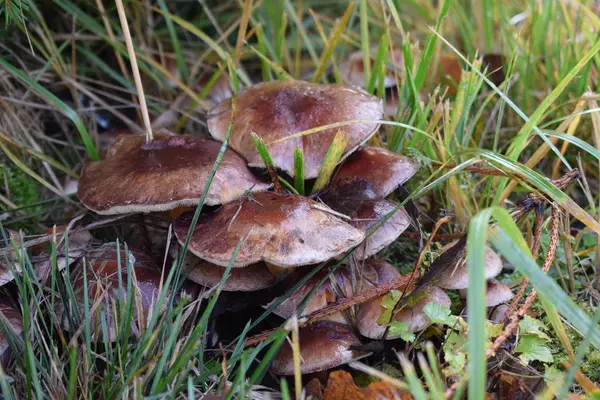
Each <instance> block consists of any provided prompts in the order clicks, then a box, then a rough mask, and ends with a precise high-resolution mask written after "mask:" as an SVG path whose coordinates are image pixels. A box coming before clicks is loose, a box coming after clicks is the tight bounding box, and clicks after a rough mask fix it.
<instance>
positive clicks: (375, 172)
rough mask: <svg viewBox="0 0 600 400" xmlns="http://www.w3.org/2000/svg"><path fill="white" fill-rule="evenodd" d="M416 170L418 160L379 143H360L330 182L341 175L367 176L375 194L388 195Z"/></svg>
mask: <svg viewBox="0 0 600 400" xmlns="http://www.w3.org/2000/svg"><path fill="white" fill-rule="evenodd" d="M418 170H419V163H418V162H417V161H415V160H413V159H411V158H408V157H405V156H402V155H400V154H396V153H394V152H392V151H389V150H387V149H383V148H381V147H373V146H368V147H363V148H362V149H359V150H357V151H356V152H354V153H353V154H352V155H351V156H350V157H348V159H347V160H346V161H344V163H343V164H342V165H341V166H340V168H339V169H338V171H337V172H336V173H335V175H334V177H333V179H332V181H331V185H335V184H336V183H337V182H340V181H341V180H343V179H348V178H358V179H365V180H367V181H368V182H369V183H370V185H371V188H372V189H373V191H374V192H375V194H376V195H377V196H378V197H387V196H389V195H390V194H391V193H392V192H393V191H394V190H396V188H397V187H398V186H399V185H401V184H403V183H404V182H406V181H407V180H409V179H410V178H411V177H412V176H413V175H414V174H416V173H417V171H418Z"/></svg>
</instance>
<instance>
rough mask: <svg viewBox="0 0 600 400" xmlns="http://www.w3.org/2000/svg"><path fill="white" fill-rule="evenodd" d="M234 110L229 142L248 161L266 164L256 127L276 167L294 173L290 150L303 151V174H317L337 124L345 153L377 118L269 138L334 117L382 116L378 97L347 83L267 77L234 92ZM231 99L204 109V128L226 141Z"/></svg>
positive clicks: (374, 126)
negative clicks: (343, 136)
mask: <svg viewBox="0 0 600 400" xmlns="http://www.w3.org/2000/svg"><path fill="white" fill-rule="evenodd" d="M234 99H235V104H236V113H235V118H234V120H233V128H232V131H231V137H230V139H229V145H230V146H231V147H232V148H233V149H234V150H236V151H237V152H239V153H240V154H241V155H242V156H243V157H244V158H246V160H247V161H248V164H249V165H250V166H255V167H264V163H263V161H262V159H261V158H260V156H259V154H258V152H257V150H256V146H255V145H254V142H253V140H252V135H251V133H252V132H255V133H256V134H257V135H258V136H260V137H261V138H262V139H263V140H264V141H265V142H266V143H267V147H268V149H269V153H270V154H271V157H272V158H273V162H274V164H275V166H276V167H277V168H279V169H281V170H283V171H285V172H286V173H287V174H289V175H290V176H293V175H294V149H295V148H296V147H299V148H300V149H301V150H302V151H303V153H304V177H305V178H306V179H312V178H316V177H317V175H318V173H319V169H320V168H321V164H322V163H323V160H324V159H325V156H326V154H327V151H328V149H329V147H330V145H331V143H332V141H333V138H334V137H335V135H336V133H337V132H338V131H339V130H340V129H341V130H343V131H344V132H345V134H346V139H347V141H348V144H347V146H346V151H345V154H350V153H352V152H353V151H354V150H355V149H356V148H357V147H358V146H360V145H361V144H362V143H364V142H366V141H367V140H368V139H369V138H370V137H371V136H373V134H375V132H376V131H377V129H378V127H379V124H377V123H351V124H348V125H344V126H343V127H341V128H338V129H328V130H325V131H319V132H315V133H312V134H310V135H304V136H302V137H297V138H293V139H287V140H284V141H281V142H278V143H272V142H274V141H276V140H278V139H283V138H285V137H287V136H290V135H293V134H295V133H299V132H302V131H305V130H308V129H312V128H317V127H320V126H324V125H329V124H333V123H337V122H344V121H351V120H380V119H381V118H382V117H383V104H382V101H381V100H380V99H378V98H377V97H375V96H372V95H370V94H368V93H366V92H364V91H363V90H361V89H358V88H353V87H349V86H345V85H325V84H316V83H308V82H302V81H274V82H265V83H260V84H258V85H254V86H252V87H249V88H247V89H245V90H243V91H241V92H239V93H238V94H237V95H236V96H234ZM231 102H232V100H231V99H228V100H225V101H223V102H221V103H219V104H218V105H217V106H215V107H214V108H212V109H211V110H210V111H209V113H208V129H209V131H210V133H211V135H212V136H213V137H214V138H215V139H218V140H221V141H222V140H224V138H225V136H226V135H227V131H228V128H229V124H230V123H231V110H232V108H231Z"/></svg>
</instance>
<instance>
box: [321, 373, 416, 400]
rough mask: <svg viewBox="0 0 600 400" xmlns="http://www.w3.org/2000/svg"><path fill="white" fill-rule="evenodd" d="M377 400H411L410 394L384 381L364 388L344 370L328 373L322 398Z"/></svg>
mask: <svg viewBox="0 0 600 400" xmlns="http://www.w3.org/2000/svg"><path fill="white" fill-rule="evenodd" d="M342 399H343V400H379V399H399V400H411V399H412V396H411V395H410V394H409V393H408V392H406V391H404V390H401V389H398V388H397V387H395V386H393V385H391V384H389V383H387V382H385V381H377V382H373V383H371V384H370V385H369V386H367V387H365V388H360V387H358V386H356V383H354V379H353V378H352V375H350V373H348V372H346V371H333V372H332V373H331V374H329V379H328V380H327V387H326V388H325V392H324V393H323V397H322V400H342Z"/></svg>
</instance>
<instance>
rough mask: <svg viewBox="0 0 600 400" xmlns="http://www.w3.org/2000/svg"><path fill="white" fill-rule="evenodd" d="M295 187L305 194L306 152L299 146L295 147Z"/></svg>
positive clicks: (299, 192) (301, 193)
mask: <svg viewBox="0 0 600 400" xmlns="http://www.w3.org/2000/svg"><path fill="white" fill-rule="evenodd" d="M294 188H295V189H296V191H297V192H298V194H300V195H304V153H302V149H300V148H299V147H296V148H294Z"/></svg>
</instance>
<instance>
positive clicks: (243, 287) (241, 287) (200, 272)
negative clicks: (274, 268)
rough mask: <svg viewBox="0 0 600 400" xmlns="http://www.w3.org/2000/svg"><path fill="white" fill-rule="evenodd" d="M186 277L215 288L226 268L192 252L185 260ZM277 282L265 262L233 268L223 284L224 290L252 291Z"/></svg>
mask: <svg viewBox="0 0 600 400" xmlns="http://www.w3.org/2000/svg"><path fill="white" fill-rule="evenodd" d="M184 270H185V273H186V277H187V278H188V279H190V280H192V281H194V282H196V283H198V284H200V285H202V286H204V287H206V288H213V287H215V286H217V285H218V284H219V282H221V278H222V277H223V274H224V273H225V270H226V269H225V268H224V267H221V266H219V265H215V264H212V263H209V262H208V261H205V260H202V259H200V258H198V257H196V256H194V255H192V254H189V253H188V254H187V255H186V258H185V261H184ZM276 282H277V279H276V277H275V276H273V275H272V274H271V272H269V268H267V266H266V265H265V264H264V263H258V264H252V265H248V266H246V267H245V268H232V269H231V271H230V274H229V276H228V277H227V279H226V280H225V283H224V284H223V286H222V289H223V290H224V291H231V292H252V291H255V290H261V289H265V288H268V287H270V286H273V285H274V284H275V283H276Z"/></svg>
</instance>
